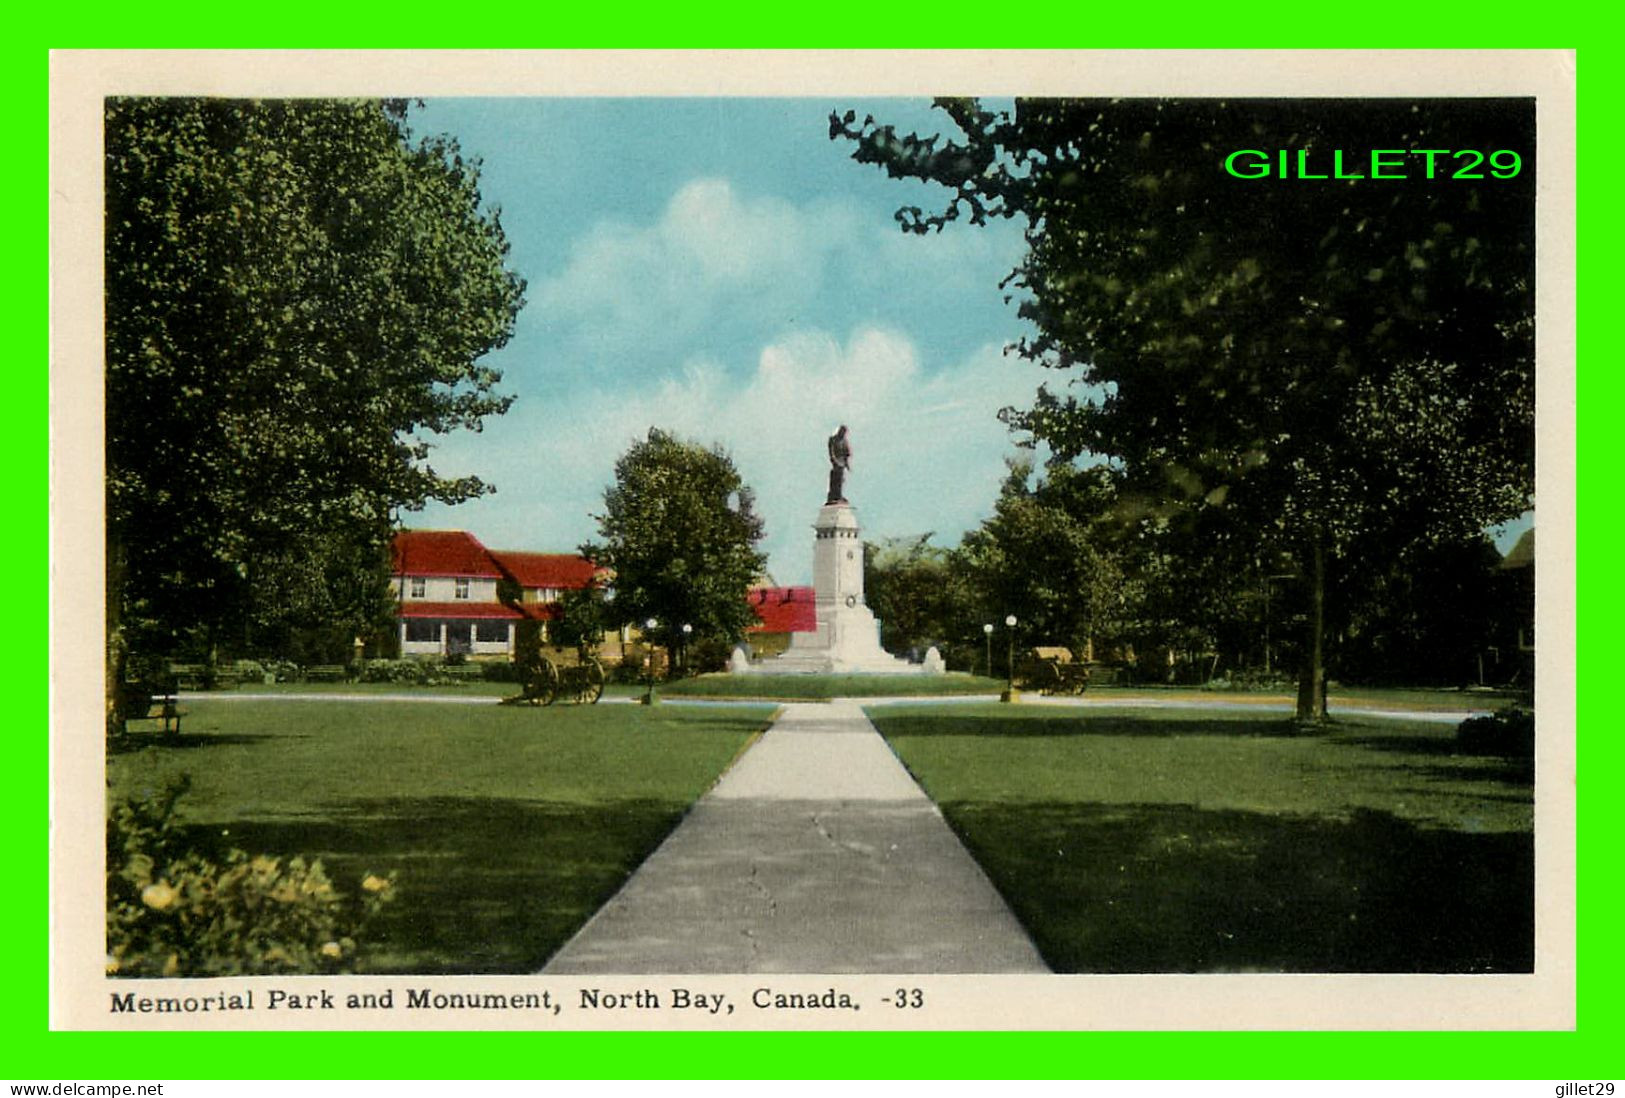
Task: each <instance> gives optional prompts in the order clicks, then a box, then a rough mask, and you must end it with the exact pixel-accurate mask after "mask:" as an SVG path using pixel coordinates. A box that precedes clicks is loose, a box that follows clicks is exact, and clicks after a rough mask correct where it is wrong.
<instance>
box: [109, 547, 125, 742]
mask: <svg viewBox="0 0 1625 1098" xmlns="http://www.w3.org/2000/svg"><path fill="white" fill-rule="evenodd" d="M106 582H107V587H106V590H105V591H104V593H103V597H104V598H105V599H106V603H105V605H104V606H103V612H104V615H105V618H104V621H105V624H106V629H107V632H106V635H105V637H104V638H103V641H104V643H105V645H106V659H105V668H104V672H103V673H104V674H105V675H106V680H105V683H104V685H105V687H106V691H107V693H106V702H107V736H108V738H109V739H111V738H113V737H115V736H121V735H123V734H124V690H123V684H124V675H125V668H126V667H127V665H128V661H129V649H128V646H127V645H126V643H125V639H124V616H123V606H122V603H121V600H122V599H123V596H124V547H123V545H122V544H120V543H119V542H117V541H113V540H111V539H110V540H109V544H108V546H107V581H106Z"/></svg>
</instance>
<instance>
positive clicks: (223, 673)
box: [169, 663, 241, 690]
mask: <svg viewBox="0 0 1625 1098" xmlns="http://www.w3.org/2000/svg"><path fill="white" fill-rule="evenodd" d="M169 673H170V674H171V675H172V676H174V678H175V680H176V682H178V683H179V684H180V687H181V689H182V690H235V689H236V688H237V683H238V681H239V679H240V678H241V676H239V675H238V674H237V669H236V668H235V667H220V666H215V667H210V666H209V665H208V664H206V663H171V664H170V665H169Z"/></svg>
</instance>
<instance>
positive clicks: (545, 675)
mask: <svg viewBox="0 0 1625 1098" xmlns="http://www.w3.org/2000/svg"><path fill="white" fill-rule="evenodd" d="M519 681H520V683H521V685H522V686H523V687H524V691H525V700H526V701H527V702H529V703H530V704H531V705H552V704H553V702H554V700H555V699H557V698H558V696H559V669H558V668H556V667H554V666H553V662H552V661H551V660H549V659H548V658H547V657H546V656H542V655H537V656H534V657H532V658H531V659H528V660H526V661H525V662H523V663H521V664H520V665H519Z"/></svg>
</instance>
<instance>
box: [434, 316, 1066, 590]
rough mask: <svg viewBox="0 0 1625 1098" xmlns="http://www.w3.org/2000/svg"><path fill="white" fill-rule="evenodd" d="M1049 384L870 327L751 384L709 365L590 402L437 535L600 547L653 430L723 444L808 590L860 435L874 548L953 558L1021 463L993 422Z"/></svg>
mask: <svg viewBox="0 0 1625 1098" xmlns="http://www.w3.org/2000/svg"><path fill="white" fill-rule="evenodd" d="M1038 373H1039V371H1038V370H1037V369H1036V368H1034V367H1031V366H1030V365H1028V364H1026V363H1023V362H1020V361H1019V360H1016V359H1014V358H1012V357H1008V356H1005V355H1003V354H1002V353H1001V351H1000V349H999V348H998V347H996V346H984V347H981V348H978V349H976V350H975V351H974V352H973V353H972V354H971V355H969V356H968V357H966V358H965V359H964V360H962V361H960V362H957V363H951V364H945V365H943V366H942V367H940V368H938V369H935V370H932V369H928V368H927V364H922V363H921V361H920V360H919V356H918V353H917V351H916V348H915V345H914V343H913V342H912V341H911V340H910V339H909V338H908V337H907V336H905V335H903V334H902V333H899V332H896V331H892V330H885V329H880V328H874V327H860V328H858V329H856V330H854V331H853V332H852V333H851V334H850V336H849V337H848V338H847V339H846V340H845V341H844V342H843V341H841V340H838V339H836V338H834V337H833V336H831V335H829V334H827V333H824V332H819V331H807V332H800V333H797V334H794V335H791V336H788V337H786V338H784V339H782V340H780V341H776V342H774V343H771V344H769V345H768V346H766V347H763V348H762V349H761V351H760V353H759V354H758V356H757V361H756V366H755V369H754V371H753V372H751V373H750V374H749V375H748V376H747V377H746V378H745V379H744V380H743V381H737V380H734V378H735V377H736V374H735V373H734V372H731V371H729V370H727V369H725V368H724V366H723V365H722V364H721V363H718V362H715V361H711V360H704V359H697V360H694V361H691V362H689V363H686V364H685V365H684V367H683V368H682V369H681V370H679V371H677V372H675V373H673V374H671V375H670V376H668V377H666V378H664V379H663V380H661V381H660V382H659V383H658V384H654V385H650V386H647V387H643V388H634V387H622V388H618V389H613V390H598V391H594V392H591V393H586V394H583V395H582V396H581V397H580V398H579V399H577V400H574V401H571V402H570V404H569V406H568V407H567V408H563V409H559V410H558V411H559V414H558V415H556V416H555V417H553V418H554V423H555V426H554V427H553V428H552V429H550V430H547V431H544V432H540V433H538V434H537V435H536V436H534V437H533V438H531V439H529V440H528V441H526V442H524V443H523V444H516V443H513V442H510V443H509V444H508V445H507V446H505V447H504V448H503V452H502V453H500V454H494V453H493V452H492V451H490V450H485V451H483V453H482V467H483V468H486V469H489V470H490V471H491V475H492V477H493V479H496V480H497V481H498V482H499V483H500V484H501V486H502V491H501V492H500V494H499V495H497V496H495V497H493V498H492V499H490V500H486V501H480V502H478V503H475V504H470V505H465V506H463V507H460V508H457V509H456V510H455V511H448V510H446V509H443V508H442V509H437V511H436V513H435V514H434V515H433V516H432V518H433V524H434V525H461V526H465V527H467V528H469V529H472V530H474V531H475V532H476V533H477V534H479V535H480V536H481V537H482V538H483V539H485V540H486V541H487V542H488V543H489V544H494V545H500V546H504V547H530V548H538V549H568V548H571V547H573V546H574V545H576V544H578V543H579V542H581V541H583V540H586V539H587V538H589V537H591V536H592V535H593V533H594V529H593V525H592V522H591V520H590V518H589V517H588V516H589V515H590V513H591V512H592V511H594V510H596V509H598V507H599V506H600V505H601V501H602V493H603V489H604V487H605V486H607V484H608V483H609V482H610V480H611V479H612V477H613V464H614V461H615V458H616V457H617V456H619V455H620V454H621V453H622V452H624V451H625V450H626V448H627V447H628V446H629V445H630V444H631V443H632V442H634V441H635V440H637V439H640V438H642V437H643V436H644V435H645V434H647V432H648V429H649V427H650V426H658V427H661V428H662V429H665V430H669V431H673V432H675V433H677V434H679V435H681V436H684V437H686V438H690V439H693V440H694V441H697V442H701V443H703V444H706V445H710V444H712V443H720V444H721V445H722V446H723V447H725V448H726V449H727V450H728V451H729V452H730V453H731V454H732V455H733V458H734V461H735V463H736V465H737V466H738V467H739V469H740V471H741V473H742V474H743V475H744V477H745V480H746V482H747V483H749V484H750V485H751V486H752V487H753V488H754V489H755V490H756V493H757V501H758V507H759V509H760V511H761V513H762V514H763V516H764V518H765V519H766V522H767V527H768V529H767V540H766V543H765V548H766V549H767V550H768V552H769V565H768V566H769V568H770V569H771V570H772V571H773V573H774V575H775V578H777V579H778V580H779V581H780V582H782V583H794V582H808V581H809V580H810V575H811V560H812V544H811V536H810V534H809V532H808V527H809V526H810V524H811V522H812V519H813V516H814V514H815V513H816V511H817V509H818V506H819V505H820V504H821V503H822V502H823V498H824V489H825V484H826V476H827V471H828V461H827V459H826V457H825V454H824V443H825V439H826V438H827V437H828V436H829V435H830V434H831V433H832V432H833V431H834V429H835V428H836V426H838V425H839V424H841V423H845V424H847V425H848V427H849V428H850V430H851V435H852V443H853V449H854V460H853V466H854V468H853V472H852V475H851V477H850V479H849V481H848V492H847V495H848V498H850V499H851V500H852V501H853V503H854V505H856V506H857V508H858V511H859V515H860V516H861V518H862V520H863V522H864V526H865V531H866V534H867V535H868V536H871V537H883V536H893V535H901V534H915V533H923V532H925V531H927V530H933V531H936V532H937V534H938V538H937V541H938V543H939V544H944V545H948V544H953V543H954V542H955V541H957V539H958V536H959V534H960V533H962V532H963V531H964V530H965V529H968V528H970V527H972V526H974V525H975V524H976V523H977V522H978V521H980V520H981V519H982V518H983V517H985V516H986V515H987V514H988V513H989V512H990V510H991V507H992V503H993V499H994V496H995V494H996V492H997V488H998V484H999V482H1000V480H1001V479H1002V477H1003V475H1004V458H1005V457H1006V456H1007V455H1009V454H1011V453H1013V452H1014V447H1013V445H1012V444H1011V441H1010V439H1009V436H1008V434H1007V432H1006V430H1005V428H1004V426H1003V424H1001V423H999V422H998V420H997V419H996V418H995V413H996V412H997V411H998V409H999V408H1000V407H1001V406H1002V405H1004V404H1009V403H1023V402H1026V401H1028V400H1030V399H1031V397H1032V394H1033V392H1034V391H1035V389H1036V388H1037V384H1038V382H1039V380H1041V379H1040V378H1039V377H1038V376H1037V374H1038Z"/></svg>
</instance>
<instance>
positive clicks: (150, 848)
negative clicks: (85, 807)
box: [107, 775, 394, 976]
mask: <svg viewBox="0 0 1625 1098" xmlns="http://www.w3.org/2000/svg"><path fill="white" fill-rule="evenodd" d="M190 784H191V783H190V781H189V780H188V779H187V778H186V777H185V776H184V775H183V776H181V777H180V778H178V779H175V780H173V781H172V782H170V783H169V784H168V785H167V786H166V787H165V788H164V789H163V790H162V791H161V792H159V793H158V794H156V795H155V796H151V797H146V798H132V799H127V800H122V801H119V802H117V803H115V804H114V805H113V806H112V809H111V811H110V813H109V816H108V821H107V971H108V973H109V974H110V975H119V976H236V975H274V974H279V973H282V974H286V973H332V972H350V971H354V968H355V964H356V961H357V959H358V951H359V947H358V944H357V943H358V939H359V937H360V934H361V932H362V930H363V928H364V927H365V925H366V923H367V921H368V920H369V919H371V918H372V917H373V916H374V915H376V914H377V913H378V911H379V910H380V909H381V908H382V906H383V905H384V904H385V903H387V902H388V901H389V900H391V899H392V898H393V896H394V876H393V874H391V875H389V876H378V875H375V874H371V873H368V874H364V875H363V876H362V878H361V881H360V882H359V883H360V888H359V890H358V891H357V892H356V893H355V894H354V895H346V894H344V893H341V892H339V891H338V890H337V889H335V888H334V886H333V882H332V881H331V880H329V879H328V876H327V872H326V870H325V869H324V868H323V867H322V863H321V861H320V860H319V859H317V860H309V861H307V860H306V859H305V858H302V857H294V858H289V859H287V860H286V861H284V860H283V859H282V858H279V857H273V856H271V855H265V854H259V855H253V856H250V855H249V854H246V853H244V852H243V851H241V850H237V849H230V850H227V851H225V852H224V854H223V855H220V856H219V857H218V858H214V857H211V856H210V854H209V853H208V852H205V851H203V850H200V849H198V848H197V847H196V846H195V845H194V844H193V842H192V841H191V839H190V838H189V837H188V835H187V832H186V831H185V830H184V829H183V828H181V827H180V826H179V825H178V824H177V822H176V818H175V804H176V802H177V801H179V800H180V798H181V797H182V796H183V795H184V794H185V793H186V791H187V789H188V788H189V787H190Z"/></svg>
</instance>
